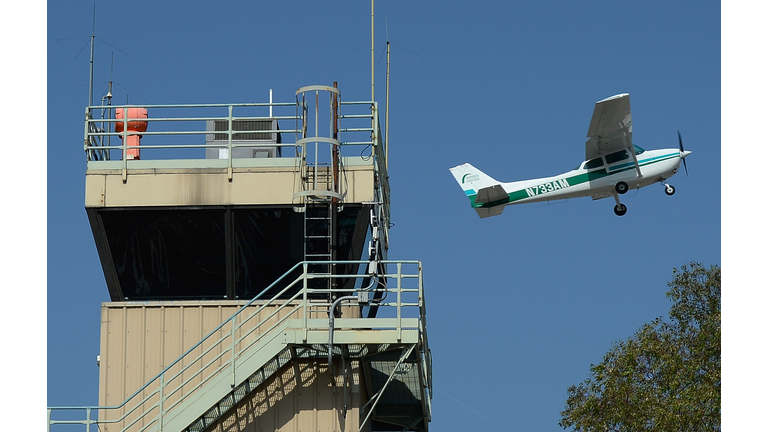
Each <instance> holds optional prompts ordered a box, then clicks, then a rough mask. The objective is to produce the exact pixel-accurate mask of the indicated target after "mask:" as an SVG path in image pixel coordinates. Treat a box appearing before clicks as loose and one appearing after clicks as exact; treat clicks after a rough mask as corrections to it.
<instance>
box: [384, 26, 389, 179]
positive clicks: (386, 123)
mask: <svg viewBox="0 0 768 432" xmlns="http://www.w3.org/2000/svg"><path fill="white" fill-rule="evenodd" d="M386 103H387V107H386V112H385V113H384V115H385V120H384V167H386V168H387V170H389V35H387V100H386Z"/></svg>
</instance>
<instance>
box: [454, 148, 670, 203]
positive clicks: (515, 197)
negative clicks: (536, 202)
mask: <svg viewBox="0 0 768 432" xmlns="http://www.w3.org/2000/svg"><path fill="white" fill-rule="evenodd" d="M677 156H678V154H677V153H670V154H667V155H662V156H657V157H655V158H651V159H646V160H644V161H642V162H639V165H640V166H641V167H642V166H646V165H651V164H654V163H656V162H661V161H665V160H667V159H670V158H672V157H677ZM634 169H635V164H634V163H632V164H625V165H621V166H620V168H619V169H614V170H613V171H611V172H610V173H609V172H608V170H607V169H606V168H602V169H599V170H595V171H590V172H585V173H581V174H578V175H575V176H573V177H566V178H564V179H560V180H554V181H551V182H544V183H542V184H539V185H536V186H533V187H530V188H525V189H520V190H516V191H514V192H510V193H509V195H508V196H507V198H503V199H500V200H498V201H494V202H489V203H482V204H475V197H476V196H477V192H474V191H472V192H474V193H472V192H470V191H466V193H467V197H468V198H469V202H470V203H471V205H472V208H481V207H495V206H497V205H502V204H507V203H511V202H515V201H519V200H521V199H525V198H530V197H533V196H539V195H544V194H546V193H548V192H554V191H555V190H560V189H563V188H564V187H563V184H562V182H563V181H565V182H566V183H567V186H565V187H570V186H575V185H578V184H581V183H585V182H589V181H593V180H599V179H601V178H603V177H607V176H609V175H614V174H618V173H622V172H625V171H629V170H634ZM555 183H557V184H558V185H559V186H561V187H560V189H554V184H555ZM547 185H553V189H552V190H547V189H546V188H547ZM542 187H543V188H544V189H545V192H541V193H535V194H533V195H531V194H530V193H529V192H528V191H529V190H531V191H532V190H534V189H535V190H536V191H537V192H538V191H540V190H541V189H542Z"/></svg>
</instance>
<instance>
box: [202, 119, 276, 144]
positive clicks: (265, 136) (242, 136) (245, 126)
mask: <svg viewBox="0 0 768 432" xmlns="http://www.w3.org/2000/svg"><path fill="white" fill-rule="evenodd" d="M213 126H214V129H213V130H214V131H217V132H218V131H225V132H226V131H228V130H229V122H228V121H227V120H215V121H214V122H213ZM258 130H266V131H268V130H272V120H234V121H232V140H233V141H247V140H272V139H273V138H272V134H271V133H256V132H249V133H238V132H236V131H258ZM213 139H214V140H215V141H226V140H227V134H226V133H217V134H214V136H213Z"/></svg>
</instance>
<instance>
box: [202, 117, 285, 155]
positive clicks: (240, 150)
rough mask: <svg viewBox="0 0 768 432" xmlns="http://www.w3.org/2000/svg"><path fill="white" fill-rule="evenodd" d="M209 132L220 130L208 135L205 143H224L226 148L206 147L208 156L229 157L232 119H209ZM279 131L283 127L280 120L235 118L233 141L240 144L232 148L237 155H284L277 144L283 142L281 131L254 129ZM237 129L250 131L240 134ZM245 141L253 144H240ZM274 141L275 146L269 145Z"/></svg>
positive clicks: (207, 126)
mask: <svg viewBox="0 0 768 432" xmlns="http://www.w3.org/2000/svg"><path fill="white" fill-rule="evenodd" d="M205 130H206V131H210V132H219V133H209V134H206V135H205V144H207V145H216V144H220V145H223V147H218V148H215V147H210V148H206V149H205V158H206V159H228V158H229V153H228V151H229V149H228V148H227V147H226V146H227V140H228V130H229V121H227V120H207V121H206V127H205ZM262 130H263V131H277V130H279V126H278V124H277V120H276V119H263V120H233V121H232V144H233V145H234V144H237V145H238V147H233V148H232V157H233V158H273V157H280V147H278V146H276V145H274V144H280V141H281V140H280V133H279V132H253V131H262ZM237 131H249V132H243V133H238V132H237ZM243 144H252V146H251V145H249V146H243V147H240V146H241V145H243ZM269 144H273V145H269Z"/></svg>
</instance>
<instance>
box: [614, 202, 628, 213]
mask: <svg viewBox="0 0 768 432" xmlns="http://www.w3.org/2000/svg"><path fill="white" fill-rule="evenodd" d="M613 212H614V213H616V216H624V215H625V214H627V206H625V205H624V204H617V205H616V206H615V207H614V208H613Z"/></svg>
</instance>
